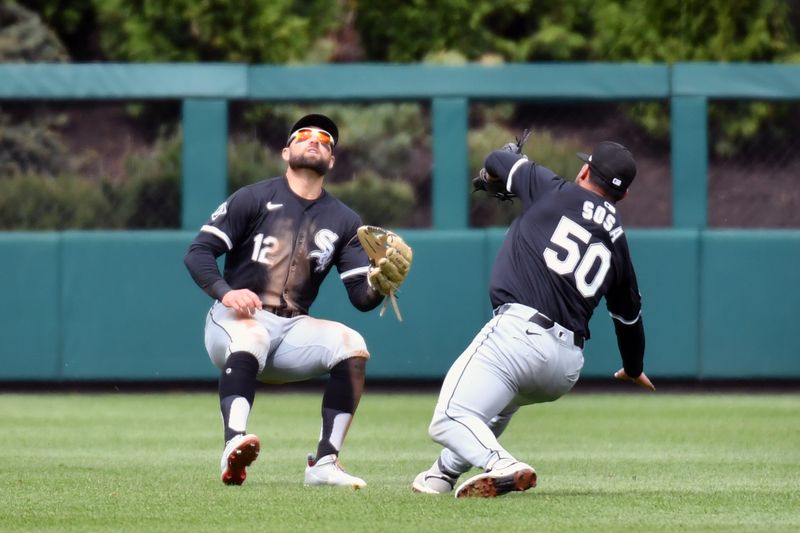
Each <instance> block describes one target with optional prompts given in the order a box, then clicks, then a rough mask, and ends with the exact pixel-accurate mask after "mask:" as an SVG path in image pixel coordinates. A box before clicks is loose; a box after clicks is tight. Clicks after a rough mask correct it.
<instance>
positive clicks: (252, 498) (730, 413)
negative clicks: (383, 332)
mask: <svg viewBox="0 0 800 533" xmlns="http://www.w3.org/2000/svg"><path fill="white" fill-rule="evenodd" d="M434 401H435V396H434V395H432V394H427V393H426V394H383V393H381V394H379V393H374V392H370V391H369V390H368V391H367V394H366V395H365V397H364V399H363V400H362V403H361V406H360V410H359V413H358V414H357V416H356V418H355V421H354V424H353V426H352V428H351V431H350V435H349V438H348V441H347V443H346V447H345V451H344V453H343V454H342V457H341V459H342V463H343V464H344V465H345V466H346V468H347V469H348V470H349V471H351V472H352V473H354V474H356V475H359V476H361V477H363V478H364V479H366V480H367V483H368V486H367V487H366V488H365V489H362V490H360V491H353V490H350V489H338V488H327V487H326V488H307V487H303V484H302V482H303V468H304V461H305V454H306V452H309V451H314V450H315V447H316V439H317V435H318V432H319V420H318V412H319V402H320V395H319V394H316V393H315V394H305V393H304V394H299V393H298V394H271V393H269V392H266V391H262V392H260V393H259V396H258V397H257V399H256V405H255V411H254V413H253V415H252V416H251V423H250V430H251V431H253V432H254V433H257V434H258V435H259V436H260V437H261V439H262V446H263V447H262V453H261V456H260V457H259V459H258V461H256V462H255V463H254V464H253V466H252V467H251V468H250V470H249V474H248V479H247V482H246V483H245V485H244V486H242V487H226V486H224V485H222V484H221V483H220V481H219V470H218V469H219V456H220V453H221V446H222V442H221V429H220V425H221V423H220V416H219V412H218V410H217V399H216V397H215V395H213V394H206V393H188V394H179V393H173V394H90V395H79V394H45V395H33V394H31V395H16V394H5V395H0V441H1V443H2V450H3V452H2V461H0V530H2V531H34V530H35V531H69V530H72V531H77V530H80V531H98V530H105V531H112V530H113V531H223V530H224V531H237V532H245V531H294V532H299V531H314V532H319V531H376V532H378V531H389V532H391V531H414V532H428V531H492V530H495V531H497V532H498V533H505V532H509V531H530V530H542V531H590V530H593V531H648V532H649V531H677V530H681V531H770V532H772V531H800V395H664V394H661V395H659V394H647V393H639V392H638V391H636V392H631V393H626V394H620V395H590V394H573V395H571V396H567V397H565V398H562V399H561V400H559V401H558V402H555V403H552V404H544V405H539V406H533V407H527V408H524V409H523V410H521V411H520V413H519V414H518V415H517V417H516V418H515V419H514V421H513V422H512V423H511V426H510V427H509V429H508V430H507V432H506V434H505V435H504V436H503V439H502V440H503V442H504V444H505V445H506V447H507V448H508V449H510V450H511V451H512V452H514V453H515V454H516V455H517V457H518V458H520V459H522V460H525V461H527V462H529V463H531V464H532V465H534V466H535V467H536V469H537V471H538V473H539V486H538V487H537V488H536V489H534V490H531V491H528V492H526V493H512V494H509V495H507V496H504V497H502V498H497V499H491V500H455V499H454V498H453V497H452V496H434V497H430V496H423V495H418V494H412V492H411V490H410V483H411V480H412V479H413V477H414V475H415V474H416V473H417V472H419V471H421V470H423V469H425V468H427V467H428V466H429V465H430V463H431V462H432V461H433V460H434V458H435V457H436V454H437V452H438V449H437V447H436V445H434V444H433V443H432V442H431V441H430V439H429V438H428V436H427V425H428V422H429V419H430V414H431V410H432V408H433V404H434Z"/></svg>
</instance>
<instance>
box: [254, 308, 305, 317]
mask: <svg viewBox="0 0 800 533" xmlns="http://www.w3.org/2000/svg"><path fill="white" fill-rule="evenodd" d="M262 309H263V310H264V311H267V312H268V313H272V314H273V315H276V316H279V317H283V318H294V317H296V316H300V315H304V314H305V313H303V312H302V311H297V310H293V309H287V308H286V307H269V306H266V305H265V306H264V307H262Z"/></svg>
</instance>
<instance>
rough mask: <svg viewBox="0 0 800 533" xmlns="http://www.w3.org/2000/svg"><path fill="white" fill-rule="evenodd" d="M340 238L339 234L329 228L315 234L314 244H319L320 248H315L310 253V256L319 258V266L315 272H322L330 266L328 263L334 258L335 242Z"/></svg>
mask: <svg viewBox="0 0 800 533" xmlns="http://www.w3.org/2000/svg"><path fill="white" fill-rule="evenodd" d="M338 240H339V236H338V235H336V234H335V233H334V232H332V231H331V230H329V229H321V230H319V231H318V232H317V233H316V235H314V244H316V245H317V248H319V250H314V251H313V252H310V253H309V254H308V257H310V258H312V259H316V260H317V268H315V269H314V271H315V272H322V271H323V270H325V268H326V267H327V266H328V263H330V262H331V259H333V252H334V251H335V250H336V248H335V247H334V246H333V244H334V243H335V242H336V241H338Z"/></svg>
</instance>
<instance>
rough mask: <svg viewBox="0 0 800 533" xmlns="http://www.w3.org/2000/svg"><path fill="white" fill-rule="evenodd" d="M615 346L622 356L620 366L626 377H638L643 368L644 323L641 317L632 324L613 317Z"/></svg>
mask: <svg viewBox="0 0 800 533" xmlns="http://www.w3.org/2000/svg"><path fill="white" fill-rule="evenodd" d="M614 331H615V332H616V334H617V346H618V347H619V353H620V355H621V356H622V368H624V369H625V373H626V374H628V377H631V378H638V377H639V375H641V373H642V370H643V369H644V324H643V323H642V317H641V316H639V319H638V320H637V321H636V322H635V323H633V324H624V323H622V322H620V321H619V320H616V319H614Z"/></svg>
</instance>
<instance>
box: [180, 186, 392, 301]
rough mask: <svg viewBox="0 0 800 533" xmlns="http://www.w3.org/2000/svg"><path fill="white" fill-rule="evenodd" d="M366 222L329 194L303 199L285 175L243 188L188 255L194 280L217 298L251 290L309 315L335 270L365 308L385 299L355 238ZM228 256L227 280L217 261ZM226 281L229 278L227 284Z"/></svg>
mask: <svg viewBox="0 0 800 533" xmlns="http://www.w3.org/2000/svg"><path fill="white" fill-rule="evenodd" d="M360 225H361V218H360V217H359V216H358V214H356V213H355V212H354V211H353V210H352V209H350V208H349V207H347V206H346V205H345V204H343V203H342V202H341V201H339V200H338V199H336V198H335V197H334V196H332V195H331V194H329V193H328V192H327V191H325V190H324V189H323V191H322V194H321V195H320V197H319V198H317V199H315V200H306V199H304V198H301V197H300V196H298V195H296V194H295V193H294V192H293V191H292V190H291V189H290V188H289V183H288V180H287V178H286V177H285V176H283V177H278V178H271V179H266V180H263V181H260V182H258V183H254V184H252V185H248V186H246V187H242V188H241V189H239V190H238V191H236V192H235V193H233V194H232V195H231V196H230V197H229V198H228V199H227V200H226V201H225V202H224V203H223V204H222V205H220V206H219V207H218V208H217V210H216V211H214V213H213V214H212V215H211V218H210V219H209V220H208V222H207V223H206V224H205V225H204V226H203V227H202V228H201V230H200V233H199V234H198V235H197V237H196V238H195V239H194V241H193V242H192V244H191V246H190V247H189V251H188V252H187V254H186V257H185V260H184V261H185V263H186V266H187V267H188V268H189V271H190V272H191V274H192V277H193V278H194V280H195V281H196V282H197V284H198V285H200V287H201V288H203V290H205V291H206V292H207V293H208V294H209V295H210V296H211V297H212V298H216V299H221V298H222V296H223V295H224V294H225V292H227V291H228V290H230V289H245V288H246V289H250V290H251V291H253V292H255V293H256V294H258V295H259V297H260V298H261V302H262V304H263V305H264V306H265V307H271V308H279V309H282V310H288V311H297V312H300V313H304V314H305V313H308V309H309V307H310V306H311V304H312V302H313V301H314V299H315V298H316V297H317V294H318V292H319V287H320V285H321V284H322V281H323V280H324V279H325V276H326V275H327V274H328V272H329V271H330V269H331V267H332V266H333V265H336V268H337V270H338V272H339V275H340V277H341V279H342V280H343V282H344V284H345V287H346V288H347V291H348V295H349V297H350V300H351V302H352V303H353V305H355V306H356V307H357V308H359V309H361V310H364V311H366V310H369V309H372V308H374V307H376V306H377V305H378V304H379V303H380V301H381V299H382V297H381V296H380V295H379V294H378V293H376V292H375V291H372V290H370V289H369V285H368V283H367V279H366V274H367V270H368V268H369V258H368V257H367V254H366V252H364V249H363V248H362V247H361V244H360V243H359V241H358V238H357V237H356V230H357V229H358V227H359V226H360ZM223 253H224V254H225V269H224V275H223V276H222V277H221V276H220V274H219V270H218V268H217V264H216V258H217V257H219V256H220V255H222V254H223ZM223 278H224V279H223Z"/></svg>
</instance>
